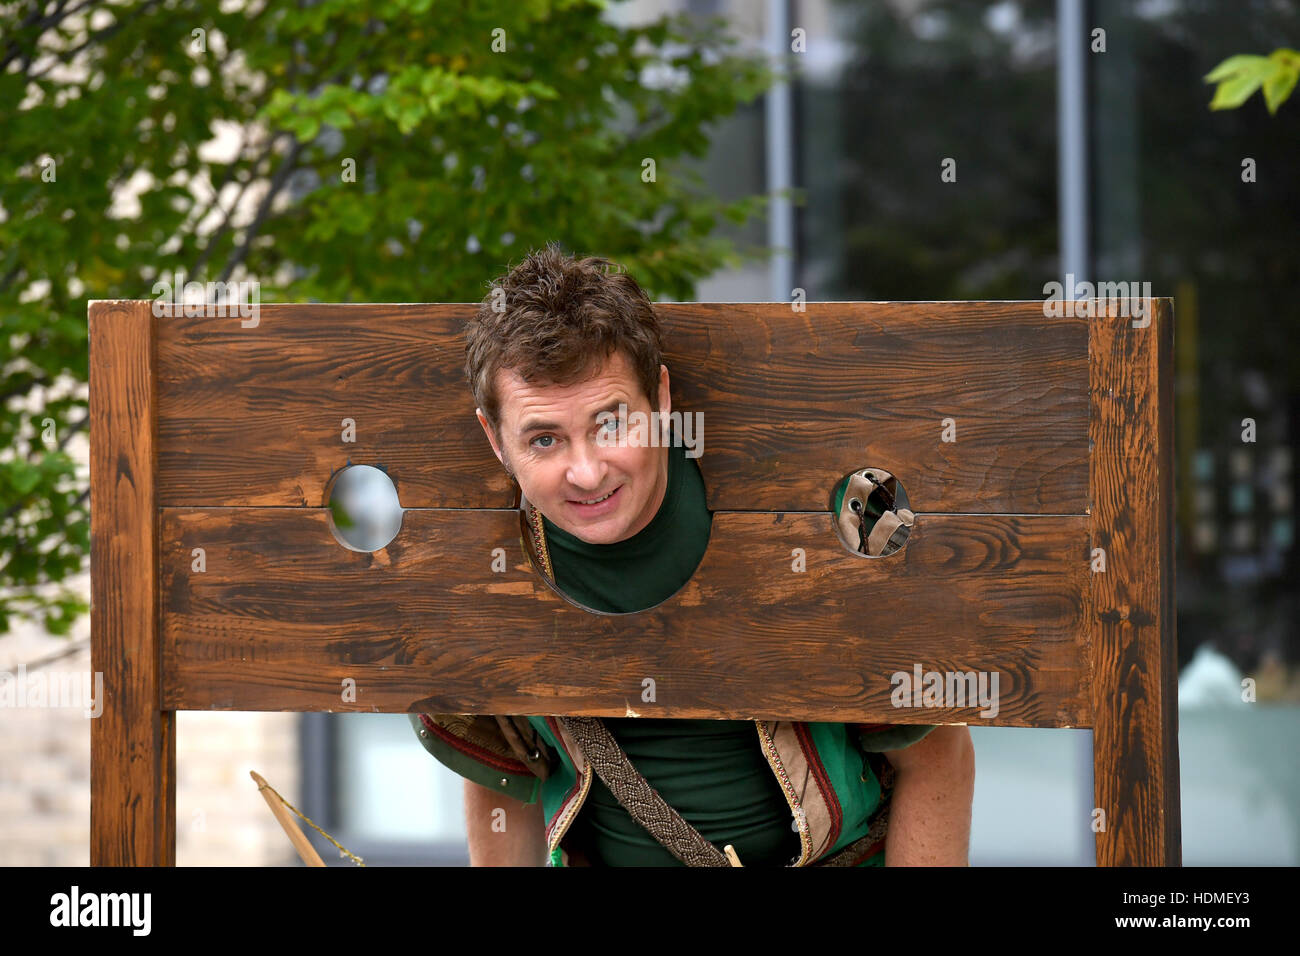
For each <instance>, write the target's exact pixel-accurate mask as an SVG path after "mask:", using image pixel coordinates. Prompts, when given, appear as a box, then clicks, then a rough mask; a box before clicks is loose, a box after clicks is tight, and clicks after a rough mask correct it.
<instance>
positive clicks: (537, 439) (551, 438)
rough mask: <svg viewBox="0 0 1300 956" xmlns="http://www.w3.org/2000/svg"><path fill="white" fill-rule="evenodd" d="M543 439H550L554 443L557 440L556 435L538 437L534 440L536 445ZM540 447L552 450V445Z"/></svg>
mask: <svg viewBox="0 0 1300 956" xmlns="http://www.w3.org/2000/svg"><path fill="white" fill-rule="evenodd" d="M543 438H549V439H550V440H551V441H554V440H555V436H554V435H538V436H537V437H536V438H534V439H533V442H534V444H535V443H537V442H539V441H541V440H542V439H543ZM540 447H542V448H550V447H551V446H550V445H542V446H540Z"/></svg>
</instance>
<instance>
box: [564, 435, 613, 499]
mask: <svg viewBox="0 0 1300 956" xmlns="http://www.w3.org/2000/svg"><path fill="white" fill-rule="evenodd" d="M572 447H573V449H574V451H573V455H572V457H571V458H570V459H569V476H568V477H569V482H570V483H571V484H572V485H573V486H574V487H575V488H582V489H585V490H588V491H594V490H595V489H597V488H598V487H600V483H601V481H602V480H604V472H605V464H604V461H603V460H602V459H601V456H600V449H599V448H596V447H594V446H593V445H592V444H591V443H587V442H578V443H576V444H574V445H573V446H572Z"/></svg>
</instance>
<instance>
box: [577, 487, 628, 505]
mask: <svg viewBox="0 0 1300 956" xmlns="http://www.w3.org/2000/svg"><path fill="white" fill-rule="evenodd" d="M622 487H623V486H622V485H619V486H618V488H615V489H614V490H613V491H609V492H606V493H605V494H603V495H600V496H599V497H597V498H586V499H574V498H570V499H569V504H571V505H575V506H577V507H578V508H580V509H586V508H595V507H597V506H598V505H603V504H605V503H607V502H609V501H610V499H612V498H613V497H614V496H615V495H616V494H617V493H618V491H619V489H620V488H622Z"/></svg>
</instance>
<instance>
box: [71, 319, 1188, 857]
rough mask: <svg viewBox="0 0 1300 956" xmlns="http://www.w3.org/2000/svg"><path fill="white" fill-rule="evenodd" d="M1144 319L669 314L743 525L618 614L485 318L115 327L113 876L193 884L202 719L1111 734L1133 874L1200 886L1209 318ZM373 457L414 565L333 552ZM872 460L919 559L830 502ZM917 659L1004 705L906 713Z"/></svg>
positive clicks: (1106, 787) (105, 514)
mask: <svg viewBox="0 0 1300 956" xmlns="http://www.w3.org/2000/svg"><path fill="white" fill-rule="evenodd" d="M1142 303H1143V304H1144V305H1145V308H1146V311H1145V312H1138V311H1136V310H1130V309H1128V308H1122V309H1121V307H1123V306H1126V305H1132V306H1137V305H1138V303H1137V302H1124V303H1114V302H1111V303H1110V304H1109V313H1110V314H1109V315H1103V316H1096V315H1089V314H1088V313H1089V309H1088V308H1087V306H1086V304H1082V303H1080V304H1077V305H1076V308H1074V309H1067V310H1065V311H1066V314H1065V315H1064V316H1061V317H1047V316H1046V315H1045V314H1044V313H1045V309H1044V304H1043V302H1042V301H1028V302H824V303H820V302H814V303H808V304H807V306H806V311H802V312H798V311H794V310H792V308H791V306H790V305H789V304H788V303H764V304H716V303H710V304H664V305H657V306H656V310H657V311H658V313H659V315H660V316H661V318H662V320H663V322H664V326H665V342H666V345H667V354H666V356H665V364H667V365H668V369H669V373H670V376H671V390H672V391H671V394H672V400H673V409H674V410H675V411H683V412H690V413H695V412H700V413H702V414H703V422H704V425H705V432H704V454H703V456H702V457H701V458H700V459H699V465H700V467H701V470H702V472H703V475H704V480H705V484H706V486H707V490H708V506H709V508H710V509H711V510H713V512H714V519H713V528H712V534H711V537H710V540H709V545H708V551H707V553H706V554H705V556H704V559H703V561H702V563H701V564H700V566H699V567H698V569H697V570H696V572H695V574H694V576H693V577H692V578H691V580H690V581H689V582H688V583H687V584H686V585H685V586H684V587H683V588H682V589H681V590H680V591H679V592H678V593H676V594H674V595H673V596H672V597H670V598H669V599H668V600H666V601H664V602H663V603H662V604H660V605H659V606H657V607H655V608H652V609H649V610H645V611H640V612H637V613H634V614H625V615H610V614H598V613H594V612H590V611H587V610H584V609H582V608H580V607H578V606H576V605H575V604H573V603H571V602H570V601H569V600H567V599H566V598H564V597H563V596H561V595H560V594H559V593H558V592H556V591H555V590H554V589H553V588H552V587H551V585H550V584H549V582H548V581H546V579H545V578H543V577H542V576H541V575H540V574H539V572H538V571H536V570H535V569H534V567H533V564H532V560H531V557H530V555H529V553H528V552H527V551H526V550H525V545H524V533H523V524H522V521H521V514H520V512H519V489H518V487H517V486H516V485H515V484H514V482H513V481H512V480H511V479H510V478H509V477H508V476H507V475H506V474H505V472H504V470H503V469H502V467H501V465H500V463H499V462H498V461H497V460H496V458H495V456H494V455H493V454H492V451H491V448H490V447H489V445H488V443H487V441H486V439H485V437H484V436H483V433H482V431H481V429H480V428H479V425H478V423H477V421H476V420H475V417H474V403H473V400H472V398H471V395H470V392H469V390H468V388H467V387H466V385H465V382H464V378H463V372H462V368H463V364H464V343H463V328H464V324H465V322H466V320H467V319H468V318H469V317H470V315H471V314H472V312H473V309H474V306H473V305H468V304H450V305H372V304H360V305H291V304H276V305H262V306H261V307H260V316H259V318H258V321H257V323H256V324H255V325H251V324H249V320H247V319H245V320H241V319H240V318H239V317H238V315H237V314H231V315H230V316H229V317H225V316H222V317H213V316H194V317H183V316H181V315H176V316H167V315H164V316H161V317H155V316H154V315H153V309H152V306H153V303H151V302H149V301H95V302H91V303H90V307H89V311H90V413H91V429H92V430H91V520H92V536H91V537H92V546H91V580H92V611H91V629H92V644H93V651H92V655H93V663H92V666H93V668H94V670H95V671H100V672H102V673H103V675H104V690H105V697H106V703H105V706H104V710H103V714H102V715H101V716H100V717H99V718H98V719H95V720H93V721H92V730H91V836H90V857H91V863H92V864H95V865H149V864H162V865H173V864H174V863H175V815H176V802H175V796H176V723H175V718H176V712H177V711H181V710H242V711H299V712H307V711H361V712H368V713H406V712H419V711H424V712H429V713H445V714H533V715H539V714H551V715H557V714H569V715H596V716H625V715H627V714H628V712H629V709H634V710H635V711H636V712H637V713H638V714H639V715H640V716H659V717H689V718H728V719H741V718H746V719H757V718H770V719H786V720H805V721H850V722H856V721H865V722H882V723H920V724H934V723H967V724H970V725H972V726H978V725H982V724H988V725H997V726H1017V727H1076V728H1082V727H1090V728H1092V730H1093V743H1094V758H1093V759H1094V769H1095V773H1094V781H1095V796H1096V801H1095V802H1096V807H1097V808H1098V809H1100V810H1101V811H1102V812H1103V814H1104V817H1103V816H1102V814H1094V815H1095V816H1096V818H1097V819H1099V820H1104V829H1102V830H1099V831H1098V832H1097V834H1096V839H1097V862H1098V864H1100V865H1178V864H1180V863H1181V851H1180V843H1181V840H1180V821H1179V799H1178V749H1177V741H1178V724H1177V720H1178V714H1177V685H1176V677H1177V669H1176V653H1175V640H1176V637H1175V629H1174V623H1175V619H1174V561H1173V505H1174V494H1173V465H1172V453H1173V432H1172V425H1173V421H1172V419H1173V405H1172V401H1171V399H1172V383H1171V370H1172V364H1171V355H1172V347H1173V303H1172V301H1171V300H1170V299H1150V300H1142ZM1066 305H1069V303H1066ZM1097 305H1098V303H1097V302H1096V301H1094V303H1093V306H1094V310H1096V306H1097ZM1102 308H1103V309H1104V308H1105V305H1104V304H1103V306H1102ZM176 311H177V312H180V311H181V309H179V308H178V309H176ZM1133 314H1138V315H1145V317H1146V318H1145V319H1132V318H1130V317H1129V316H1130V315H1133ZM245 325H249V327H245ZM345 419H351V420H352V421H353V422H354V423H355V441H354V442H347V441H344V440H343V439H344V432H345V423H344V420H345ZM945 430H947V433H948V434H947V435H946V436H945V434H944V433H945ZM945 437H946V438H948V439H951V438H955V439H956V440H955V441H954V440H944V439H945ZM349 462H350V463H351V464H353V465H357V464H369V465H375V466H380V467H382V468H384V469H385V470H386V471H387V473H388V475H389V476H390V478H391V479H392V480H393V482H394V484H395V486H396V488H397V491H398V493H399V495H400V501H401V505H402V507H403V509H405V510H404V513H403V516H402V526H401V531H400V533H399V534H398V535H397V537H396V538H394V539H393V541H392V542H391V543H390V544H389V545H388V546H387V547H386V548H384V549H382V550H380V551H376V552H358V551H353V550H349V549H347V548H345V547H343V546H341V545H340V544H339V543H338V541H337V540H336V539H335V537H334V535H333V533H332V531H331V527H330V517H329V516H330V511H329V508H328V507H326V505H327V502H326V498H325V495H326V491H327V486H328V484H329V482H330V480H331V477H332V475H333V474H334V473H335V472H337V471H339V470H340V469H341V468H343V467H345V466H346V465H348V464H349ZM864 467H877V468H884V469H887V470H888V471H890V472H892V473H893V474H894V475H896V476H897V477H898V479H899V481H900V482H901V483H902V486H903V488H904V490H905V491H906V493H907V497H908V499H909V503H910V504H909V506H910V508H911V509H912V510H913V511H914V512H915V514H916V519H915V525H914V527H913V529H912V532H911V535H910V537H909V538H908V540H907V543H906V546H905V547H904V548H903V549H902V550H900V551H898V552H896V553H894V554H892V555H889V556H886V557H878V558H877V557H866V556H862V555H855V554H853V553H851V552H850V551H849V550H848V549H847V548H846V547H845V546H844V545H843V544H841V542H840V539H839V537H838V535H837V533H836V530H835V526H834V522H833V517H832V515H831V513H830V495H831V492H832V489H833V488H834V487H835V485H836V484H837V483H838V481H839V480H840V479H841V478H842V477H844V476H845V475H846V474H848V473H849V472H851V471H854V470H857V469H860V468H864ZM800 548H801V549H803V552H802V554H803V556H804V561H805V564H806V570H804V571H798V570H795V567H796V565H797V563H798V562H797V558H796V556H797V555H798V554H799V552H797V551H796V549H800ZM495 549H503V551H502V552H498V553H497V554H496V560H495V562H494V551H495ZM1097 549H1100V551H1098V550H1097ZM502 553H503V554H504V555H505V561H504V570H494V568H493V565H494V563H495V564H496V565H497V568H500V567H501V566H502V563H503V562H502V561H501V559H500V555H501V554H502ZM1103 560H1104V570H1101V566H1102V564H1101V562H1102V561H1103ZM199 567H202V570H197V568H199ZM917 665H919V666H920V667H921V668H922V669H923V670H924V671H926V672H928V671H939V672H953V671H960V672H968V671H976V672H980V671H984V672H997V674H998V675H999V685H998V686H999V691H1000V701H999V709H998V713H997V716H996V717H994V718H991V719H990V718H986V717H981V716H980V709H981V708H980V706H979V705H975V706H954V707H901V708H896V707H894V706H893V705H892V704H891V691H892V689H893V684H892V683H891V675H893V674H895V673H897V672H900V671H901V672H907V673H909V674H910V673H913V672H914V668H915V667H916V666H917ZM646 678H652V679H653V680H654V682H655V687H656V693H655V697H656V702H654V703H645V702H643V701H642V699H641V698H642V687H643V683H642V682H643V680H645V679H646ZM348 679H351V680H352V681H354V682H355V699H352V700H349V699H346V695H345V694H344V693H343V690H342V689H343V687H344V686H345V685H344V682H345V681H346V680H348ZM968 703H974V702H968ZM411 746H412V748H416V747H417V746H418V744H417V742H416V741H415V739H414V738H412V742H411ZM1086 822H1087V821H1080V825H1085V823H1086Z"/></svg>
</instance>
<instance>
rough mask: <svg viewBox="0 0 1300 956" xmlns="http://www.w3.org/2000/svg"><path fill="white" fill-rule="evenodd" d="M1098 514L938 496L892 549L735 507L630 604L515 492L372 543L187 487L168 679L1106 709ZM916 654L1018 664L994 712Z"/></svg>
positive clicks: (427, 692)
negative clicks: (573, 570)
mask: <svg viewBox="0 0 1300 956" xmlns="http://www.w3.org/2000/svg"><path fill="white" fill-rule="evenodd" d="M1087 536H1088V529H1087V518H1086V516H1065V517H1015V516H1002V515H962V516H945V515H920V516H918V518H917V521H916V525H915V528H914V530H913V532H912V535H911V537H910V538H909V540H908V544H907V547H906V548H904V549H903V550H902V551H901V552H898V553H896V554H894V555H891V556H890V557H887V558H877V559H871V558H865V557H858V556H855V555H853V554H851V553H850V552H848V551H847V550H846V549H845V548H844V547H843V546H842V545H841V544H840V543H839V538H838V536H837V535H836V534H835V532H834V530H833V528H832V523H831V517H830V514H829V512H827V513H822V514H817V513H811V514H808V513H797V514H796V513H784V514H783V513H778V514H765V513H737V512H717V513H715V515H714V520H713V529H712V534H711V536H710V539H709V548H708V551H707V552H706V553H705V556H704V559H703V561H702V562H701V564H700V566H699V567H698V568H697V569H696V571H695V574H694V576H693V577H692V578H691V580H690V581H688V582H687V584H686V585H685V586H684V587H683V588H682V589H681V590H680V591H678V592H677V594H675V595H673V596H672V597H670V598H669V599H668V600H667V601H665V602H664V603H663V604H661V605H659V606H658V607H656V608H653V609H649V610H646V611H640V612H637V613H634V614H621V615H611V614H601V613H597V612H592V611H588V610H586V609H583V608H580V607H578V606H577V605H575V604H573V603H571V602H570V601H569V600H568V599H567V598H566V597H564V596H562V595H560V594H559V593H558V592H556V591H554V590H553V589H552V588H551V587H550V585H549V584H548V583H547V582H546V581H545V580H544V579H543V578H541V577H540V576H539V575H538V574H536V573H534V572H533V570H532V567H531V564H530V560H529V557H528V556H527V555H526V553H525V551H524V548H523V544H522V542H521V540H520V539H521V523H520V516H519V514H518V513H517V512H514V511H450V510H420V511H410V512H407V513H406V514H405V515H404V518H403V526H402V529H401V532H400V533H399V534H398V535H397V537H396V538H395V539H394V540H393V542H392V543H391V544H390V545H389V546H388V547H387V548H385V549H383V550H381V551H377V552H373V553H361V552H353V551H348V550H346V549H344V548H341V547H339V546H338V545H337V544H336V543H335V541H334V539H333V537H332V534H331V532H330V529H329V526H328V520H327V515H326V513H325V512H323V511H320V510H316V509H221V510H207V511H204V510H191V509H176V508H167V509H164V510H163V514H162V522H161V529H160V540H161V559H162V571H161V573H162V590H163V594H164V595H165V597H164V603H163V621H162V635H163V648H164V661H165V664H166V673H167V682H166V687H165V689H164V701H165V703H166V705H167V706H168V707H170V708H175V709H178V710H190V709H235V710H295V711H297V710H301V711H312V710H357V711H379V712H404V711H421V710H424V711H429V712H436V713H482V714H553V713H566V714H589V715H606V716H625V715H626V713H627V708H628V707H629V706H630V707H631V708H632V709H633V710H635V711H636V712H638V713H639V714H641V715H642V716H648V715H650V714H654V715H656V716H661V717H727V718H740V717H752V718H759V717H764V718H773V719H800V720H823V721H848V720H852V721H893V722H897V723H936V722H970V723H972V724H975V723H989V724H998V725H1016V726H1049V727H1059V726H1071V727H1078V726H1086V725H1087V724H1088V723H1089V722H1090V713H1089V700H1090V695H1089V687H1088V677H1089V665H1088V659H1087V621H1088V615H1087V611H1086V605H1087V600H1088V594H1087V592H1088V584H1089V582H1088V580H1087V562H1086V555H1087ZM195 548H202V549H203V554H204V561H205V563H206V570H205V571H203V572H201V573H200V572H195V571H192V570H191V567H192V561H193V558H192V555H193V554H194V549H195ZM496 548H502V549H504V551H505V554H506V555H507V556H508V561H507V564H508V567H507V570H506V571H504V572H493V571H492V567H491V566H492V560H493V550H494V549H496ZM795 548H803V549H804V551H805V554H806V567H807V570H806V571H802V572H800V571H794V570H792V561H793V557H792V553H793V550H794V549H795ZM918 663H919V664H921V665H922V668H923V670H925V671H928V670H938V671H947V670H953V671H963V672H964V671H971V670H975V671H978V670H997V671H998V672H999V678H998V681H999V683H998V690H999V704H1000V711H999V713H998V714H997V716H996V718H994V719H988V718H986V717H982V716H980V713H979V708H978V707H975V706H969V707H964V708H943V709H935V708H928V707H925V708H913V707H907V708H901V709H900V708H895V707H893V706H892V704H891V702H890V692H891V690H892V685H891V682H890V677H891V675H892V674H893V673H895V672H897V671H905V672H907V673H909V674H911V673H913V668H914V665H915V664H918ZM349 677H350V678H352V679H353V680H354V681H355V682H356V686H357V696H356V700H355V702H346V701H344V700H343V699H342V694H341V690H342V681H343V680H344V679H345V678H349ZM646 678H651V679H653V680H654V682H655V686H656V698H657V699H656V702H655V703H653V704H651V703H645V702H642V700H641V697H642V686H643V685H642V682H643V680H644V679H646Z"/></svg>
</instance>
